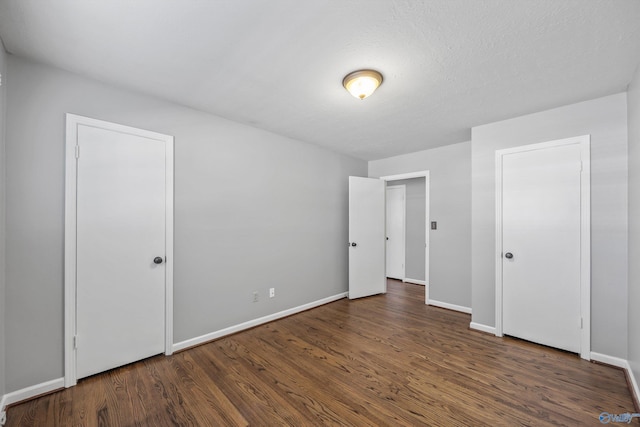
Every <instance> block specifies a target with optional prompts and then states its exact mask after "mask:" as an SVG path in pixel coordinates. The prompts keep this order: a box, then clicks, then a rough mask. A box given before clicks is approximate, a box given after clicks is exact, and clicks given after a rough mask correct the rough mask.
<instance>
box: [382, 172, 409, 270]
mask: <svg viewBox="0 0 640 427" xmlns="http://www.w3.org/2000/svg"><path fill="white" fill-rule="evenodd" d="M405 197H406V186H404V185H393V186H387V205H386V206H387V210H386V212H387V218H386V223H387V277H390V278H392V279H399V280H404V278H405V232H406V231H405V229H406V213H405V212H406V202H405Z"/></svg>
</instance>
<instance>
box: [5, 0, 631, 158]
mask: <svg viewBox="0 0 640 427" xmlns="http://www.w3.org/2000/svg"><path fill="white" fill-rule="evenodd" d="M0 38H2V41H3V42H4V44H5V47H6V49H7V50H8V51H9V52H10V53H12V54H15V55H18V56H23V57H27V58H30V59H33V60H36V61H39V62H43V63H46V64H50V65H53V66H56V67H59V68H63V69H66V70H69V71H72V72H76V73H79V74H82V75H85V76H88V77H92V78H95V79H98V80H101V81H105V82H109V83H113V84H116V85H118V86H122V87H126V88H130V89H133V90H136V91H140V92H144V93H148V94H152V95H155V96H158V97H161V98H164V99H167V100H171V101H173V102H176V103H179V104H183V105H188V106H191V107H194V108H197V109H200V110H204V111H208V112H211V113H213V114H217V115H219V116H222V117H226V118H228V119H231V120H235V121H238V122H241V123H246V124H249V125H251V126H255V127H258V128H262V129H266V130H270V131H273V132H275V133H278V134H281V135H285V136H289V137H292V138H295V139H298V140H302V141H307V142H311V143H314V144H318V145H321V146H325V147H328V148H330V149H332V150H336V151H340V152H343V153H346V154H349V155H352V156H354V157H358V158H362V159H365V160H372V159H379V158H384V157H389V156H393V155H398V154H404V153H408V152H413V151H418V150H424V149H427V148H433V147H437V146H441V145H446V144H451V143H457V142H462V141H467V140H469V139H470V128H471V127H472V126H477V125H481V124H485V123H490V122H494V121H497V120H502V119H506V118H510V117H514V116H518V115H522V114H526V113H531V112H535V111H540V110H544V109H548V108H552V107H556V106H560V105H565V104H570V103H573V102H578V101H583V100H587V99H592V98H596V97H600V96H604V95H608V94H612V93H617V92H621V91H624V90H625V89H626V86H627V84H628V83H629V81H630V80H631V76H632V74H633V72H634V70H635V68H636V67H637V65H638V63H639V62H640V1H638V0H482V1H477V0H413V1H411V0H386V1H383V0H349V1H344V0H329V1H327V0H324V1H323V0H314V1H300V0H212V1H197V0H188V1H177V0H136V1H131V0H86V1H80V0H51V1H46V2H45V1H41V0H0ZM360 68H374V69H377V70H379V71H380V72H382V74H383V75H384V78H385V80H384V83H383V85H382V86H381V87H380V89H378V91H377V92H376V93H375V94H374V95H372V96H371V97H370V98H368V99H366V100H364V101H360V100H357V99H355V98H353V97H351V96H350V95H349V94H348V93H347V92H346V91H345V90H344V89H343V88H342V86H341V82H342V78H343V77H344V75H345V74H347V73H348V72H350V71H353V70H356V69H360Z"/></svg>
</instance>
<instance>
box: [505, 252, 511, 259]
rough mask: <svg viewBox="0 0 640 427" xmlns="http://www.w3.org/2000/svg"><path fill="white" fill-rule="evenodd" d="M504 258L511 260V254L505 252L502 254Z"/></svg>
mask: <svg viewBox="0 0 640 427" xmlns="http://www.w3.org/2000/svg"><path fill="white" fill-rule="evenodd" d="M504 257H505V258H506V259H511V258H513V254H512V253H511V252H507V253H506V254H504Z"/></svg>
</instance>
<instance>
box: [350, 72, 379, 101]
mask: <svg viewBox="0 0 640 427" xmlns="http://www.w3.org/2000/svg"><path fill="white" fill-rule="evenodd" d="M381 84H382V74H380V73H379V72H377V71H375V70H358V71H354V72H352V73H349V74H347V75H346V77H345V78H344V79H343V80H342V85H343V86H344V88H345V89H346V90H347V91H348V92H349V93H350V94H351V95H353V96H354V97H356V98H358V99H365V98H366V97H368V96H369V95H371V94H372V93H373V92H374V91H375V90H376V89H377V88H378V86H380V85H381Z"/></svg>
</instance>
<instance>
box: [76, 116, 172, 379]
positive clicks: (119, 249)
mask: <svg viewBox="0 0 640 427" xmlns="http://www.w3.org/2000/svg"><path fill="white" fill-rule="evenodd" d="M78 146H79V154H80V155H79V159H78V162H77V279H76V283H77V300H76V304H77V318H76V321H77V329H76V330H77V340H78V341H77V377H78V378H82V377H86V376H88V375H92V374H95V373H97V372H102V371H105V370H108V369H111V368H114V367H117V366H120V365H123V364H127V363H130V362H133V361H136V360H140V359H143V358H146V357H149V356H152V355H155V354H158V353H162V352H163V351H164V327H165V325H164V322H165V317H164V316H165V313H164V310H165V294H164V292H165V288H164V287H165V264H164V262H163V263H161V264H155V263H154V262H153V260H154V258H155V257H157V256H159V257H162V258H164V257H165V203H166V198H165V146H164V144H163V143H161V142H159V141H157V140H153V139H148V138H144V137H141V136H137V135H131V134H127V133H123V132H116V131H113V130H107V129H101V128H98V127H92V126H84V125H80V126H79V127H78Z"/></svg>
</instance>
